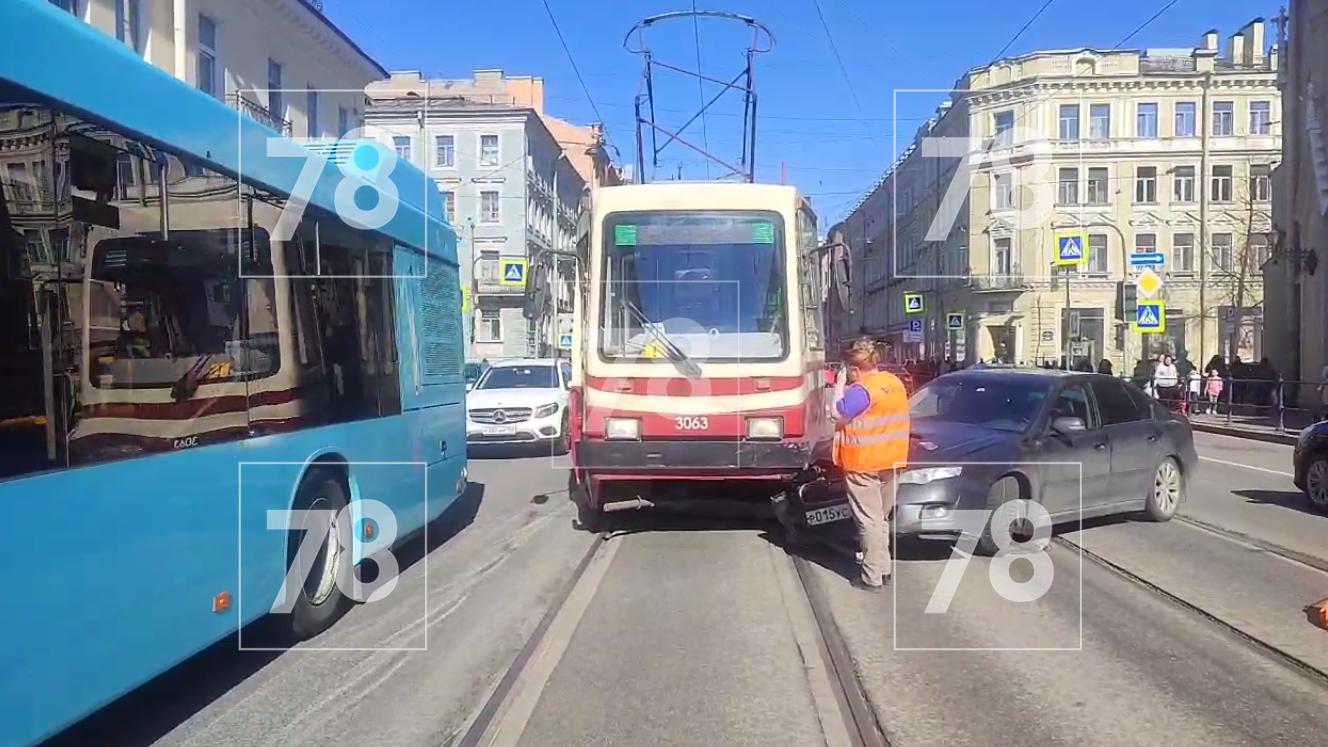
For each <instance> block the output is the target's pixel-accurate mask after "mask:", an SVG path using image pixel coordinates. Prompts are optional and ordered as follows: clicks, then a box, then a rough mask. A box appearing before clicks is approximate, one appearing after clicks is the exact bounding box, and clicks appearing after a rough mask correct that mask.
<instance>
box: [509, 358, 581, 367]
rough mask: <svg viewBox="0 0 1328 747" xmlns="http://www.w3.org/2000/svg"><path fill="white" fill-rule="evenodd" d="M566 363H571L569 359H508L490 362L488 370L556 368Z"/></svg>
mask: <svg viewBox="0 0 1328 747" xmlns="http://www.w3.org/2000/svg"><path fill="white" fill-rule="evenodd" d="M564 361H566V362H567V363H571V362H572V361H571V359H570V358H508V359H505V360H500V361H490V362H489V367H490V368H515V367H517V366H556V365H557V364H559V363H562V362H564Z"/></svg>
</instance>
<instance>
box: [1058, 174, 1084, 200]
mask: <svg viewBox="0 0 1328 747" xmlns="http://www.w3.org/2000/svg"><path fill="white" fill-rule="evenodd" d="M1056 204H1057V205H1078V204H1079V169H1061V170H1060V172H1059V176H1058V178H1057V181H1056Z"/></svg>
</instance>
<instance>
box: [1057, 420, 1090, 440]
mask: <svg viewBox="0 0 1328 747" xmlns="http://www.w3.org/2000/svg"><path fill="white" fill-rule="evenodd" d="M1086 430H1088V426H1087V425H1086V424H1085V423H1084V419H1083V418H1056V419H1055V420H1052V421H1051V432H1052V433H1056V434H1059V435H1062V436H1069V435H1072V434H1075V433H1083V432H1084V431H1086Z"/></svg>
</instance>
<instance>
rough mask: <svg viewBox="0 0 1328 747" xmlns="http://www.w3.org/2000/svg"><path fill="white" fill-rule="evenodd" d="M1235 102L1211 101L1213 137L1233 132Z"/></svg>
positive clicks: (1228, 134)
mask: <svg viewBox="0 0 1328 747" xmlns="http://www.w3.org/2000/svg"><path fill="white" fill-rule="evenodd" d="M1235 111H1236V104H1235V103H1234V102H1232V101H1214V102H1213V137H1230V136H1231V135H1234V134H1235V127H1236V113H1235Z"/></svg>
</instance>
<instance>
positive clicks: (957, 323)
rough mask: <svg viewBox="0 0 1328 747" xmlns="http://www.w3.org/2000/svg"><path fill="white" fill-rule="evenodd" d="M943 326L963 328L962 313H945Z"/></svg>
mask: <svg viewBox="0 0 1328 747" xmlns="http://www.w3.org/2000/svg"><path fill="white" fill-rule="evenodd" d="M945 328H946V329H963V328H964V315H963V314H958V313H954V312H951V313H949V314H946V315H945Z"/></svg>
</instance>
